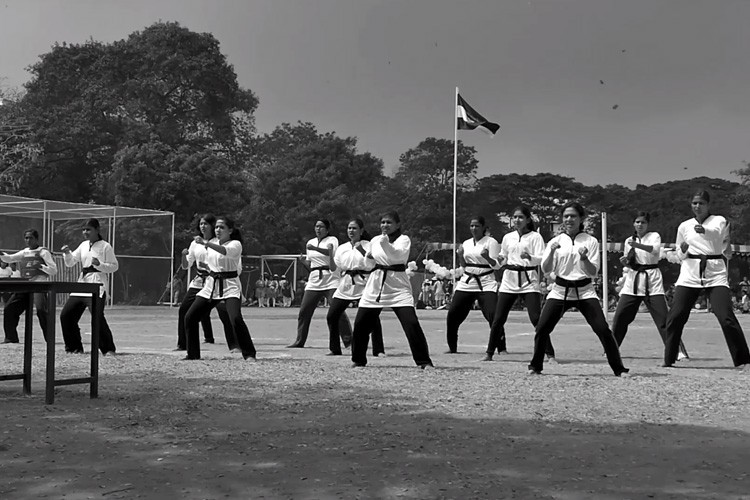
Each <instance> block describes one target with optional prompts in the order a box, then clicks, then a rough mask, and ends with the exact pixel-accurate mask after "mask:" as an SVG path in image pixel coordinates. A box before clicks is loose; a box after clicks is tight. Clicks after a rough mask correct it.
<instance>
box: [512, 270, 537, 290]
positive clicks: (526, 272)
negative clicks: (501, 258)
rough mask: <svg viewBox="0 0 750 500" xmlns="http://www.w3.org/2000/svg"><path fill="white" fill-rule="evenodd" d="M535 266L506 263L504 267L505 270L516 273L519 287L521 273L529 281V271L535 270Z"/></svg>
mask: <svg viewBox="0 0 750 500" xmlns="http://www.w3.org/2000/svg"><path fill="white" fill-rule="evenodd" d="M536 268H537V266H511V265H506V266H505V267H504V269H505V270H506V271H515V272H516V273H517V275H518V287H519V288H520V287H521V273H523V274H524V275H525V276H526V281H528V282H529V283H531V278H530V277H529V271H536Z"/></svg>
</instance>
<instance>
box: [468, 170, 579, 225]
mask: <svg viewBox="0 0 750 500" xmlns="http://www.w3.org/2000/svg"><path fill="white" fill-rule="evenodd" d="M587 193H588V188H587V187H586V186H584V185H583V184H581V183H580V182H577V181H575V180H574V179H573V178H571V177H564V176H561V175H557V174H548V173H542V174H535V175H528V174H497V175H492V176H489V177H484V178H482V179H480V180H479V182H478V184H477V189H476V190H475V191H474V193H473V194H472V196H471V197H470V201H469V204H468V206H469V207H470V213H475V214H478V215H483V216H484V217H485V218H486V219H487V220H488V222H489V221H494V222H493V223H491V226H493V229H495V228H497V229H499V230H495V231H494V233H495V234H496V235H498V236H500V237H502V234H504V233H505V230H506V228H507V226H505V227H503V226H504V225H505V224H507V223H508V222H509V217H510V215H512V214H511V211H512V210H513V209H514V208H515V207H516V206H518V205H526V206H528V207H529V209H530V210H531V213H532V215H533V216H535V217H536V218H537V226H538V227H539V229H540V233H541V234H542V235H543V236H544V237H545V238H546V239H549V238H550V236H551V224H552V223H553V222H555V221H558V220H559V219H560V208H561V207H562V205H564V204H565V203H567V202H568V201H581V202H583V200H582V199H583V198H585V197H586V196H587ZM498 226H500V227H499V228H498Z"/></svg>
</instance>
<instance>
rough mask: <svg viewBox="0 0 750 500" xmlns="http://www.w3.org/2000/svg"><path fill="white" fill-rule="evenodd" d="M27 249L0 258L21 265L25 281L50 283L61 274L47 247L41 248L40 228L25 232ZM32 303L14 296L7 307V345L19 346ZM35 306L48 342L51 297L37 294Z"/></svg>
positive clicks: (4, 317) (5, 311)
mask: <svg viewBox="0 0 750 500" xmlns="http://www.w3.org/2000/svg"><path fill="white" fill-rule="evenodd" d="M23 239H24V241H25V242H26V248H24V249H23V250H21V251H20V252H16V253H14V254H10V255H0V260H2V261H3V262H7V263H11V262H16V263H17V264H19V265H20V269H19V271H20V272H21V279H26V280H30V281H47V280H49V278H50V277H51V276H54V275H55V274H57V264H55V260H54V259H53V258H52V254H51V253H50V251H49V250H47V249H46V248H44V247H42V246H39V232H38V231H37V230H36V229H27V230H26V231H24V232H23ZM28 303H29V294H28V293H14V294H12V295H11V296H10V298H9V299H8V301H7V302H6V303H5V307H4V308H3V327H4V330H5V340H4V341H3V344H17V343H18V320H19V319H21V315H22V314H23V313H24V312H25V311H26V306H27V305H28ZM34 306H35V307H36V317H37V318H38V319H39V326H40V327H42V334H43V335H44V339H45V340H46V339H47V297H46V296H45V294H43V293H35V294H34Z"/></svg>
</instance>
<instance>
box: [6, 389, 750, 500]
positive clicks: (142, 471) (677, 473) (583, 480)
mask: <svg viewBox="0 0 750 500" xmlns="http://www.w3.org/2000/svg"><path fill="white" fill-rule="evenodd" d="M254 384H255V381H254V380H253V379H252V378H247V379H244V380H242V381H241V383H239V384H238V383H236V382H232V384H229V385H228V384H226V383H222V382H221V381H219V380H216V379H215V378H214V379H212V378H191V379H184V378H182V377H164V376H160V377H159V379H158V380H151V379H149V378H147V377H141V378H138V377H133V376H132V375H123V376H120V377H112V378H111V380H110V381H109V385H110V386H121V387H130V388H131V390H129V391H122V392H121V393H123V394H125V395H123V396H111V397H107V396H105V397H103V398H102V399H100V400H88V399H85V396H84V395H83V394H77V393H73V394H70V393H68V394H65V397H64V398H59V401H58V404H56V405H55V406H44V405H43V404H42V402H41V400H40V398H39V397H32V398H24V397H20V396H18V395H17V391H15V390H12V389H11V388H6V387H0V400H1V401H2V407H3V410H2V411H0V416H2V417H3V418H4V424H3V429H4V430H3V434H2V439H1V440H0V464H2V465H1V467H0V498H3V499H6V500H7V499H15V498H23V499H26V498H37V497H48V498H62V497H65V498H164V499H169V498H225V497H226V498H294V499H307V498H310V499H313V498H316V499H318V498H342V499H350V498H429V499H434V498H519V499H520V498H523V499H529V498H532V499H534V498H540V499H541V498H559V499H585V498H592V499H593V498H596V499H607V498H651V497H653V498H675V499H677V498H680V499H705V498H721V499H729V498H746V497H743V495H747V492H748V487H747V484H748V477H747V473H748V468H747V464H748V463H750V447H748V443H750V435H748V434H747V433H743V432H739V431H723V430H717V429H714V428H709V427H700V426H689V425H654V424H645V423H632V424H624V425H586V424H581V423H573V422H564V421H547V420H543V419H537V420H520V419H508V418H502V417H498V418H485V419H477V418H454V417H451V416H448V415H446V414H442V413H439V412H436V411H430V412H427V411H423V410H422V409H421V408H420V407H419V404H418V402H417V400H415V399H411V398H409V396H407V395H404V394H398V395H394V394H390V393H380V392H376V391H363V390H362V389H361V388H359V387H355V386H354V385H347V384H321V385H320V386H317V387H316V386H312V387H311V386H307V387H300V386H299V385H295V384H290V385H289V386H288V387H286V388H284V387H283V386H276V387H269V388H263V387H258V386H256V385H254ZM112 393H115V392H114V391H112ZM11 406H12V407H13V408H14V409H13V411H12V412H11V411H9V408H10V407H11ZM503 413H504V411H503V408H501V407H498V408H497V415H499V416H501V415H503Z"/></svg>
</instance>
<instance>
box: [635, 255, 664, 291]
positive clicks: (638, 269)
mask: <svg viewBox="0 0 750 500" xmlns="http://www.w3.org/2000/svg"><path fill="white" fill-rule="evenodd" d="M630 269H632V270H633V271H635V276H633V295H638V281H639V278H640V276H641V273H643V274H644V275H645V276H646V288H645V292H646V297H648V296H649V295H651V294H650V292H649V289H648V284H649V281H650V280H649V279H648V273H647V272H646V271H648V270H649V269H659V264H638V263H637V262H636V263H634V264H630Z"/></svg>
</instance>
